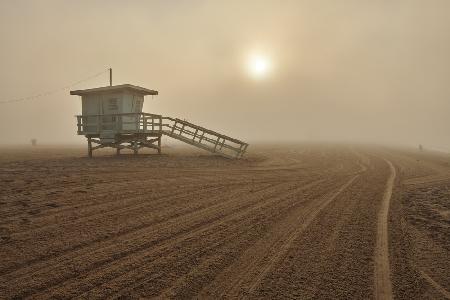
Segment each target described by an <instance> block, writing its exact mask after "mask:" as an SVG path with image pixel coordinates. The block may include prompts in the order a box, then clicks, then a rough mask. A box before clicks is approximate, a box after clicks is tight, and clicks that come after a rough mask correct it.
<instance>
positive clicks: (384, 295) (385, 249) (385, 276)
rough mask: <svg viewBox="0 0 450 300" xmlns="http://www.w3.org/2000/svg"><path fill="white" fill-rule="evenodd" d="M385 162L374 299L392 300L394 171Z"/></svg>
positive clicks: (379, 216) (376, 248)
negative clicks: (390, 220) (390, 230)
mask: <svg viewBox="0 0 450 300" xmlns="http://www.w3.org/2000/svg"><path fill="white" fill-rule="evenodd" d="M385 161H386V163H387V164H388V165H389V169H390V175H389V178H388V180H387V183H386V190H385V191H384V195H383V200H382V202H381V208H380V211H379V213H378V223H377V239H376V246H375V275H374V280H375V282H374V287H375V299H393V297H392V283H391V278H390V267H389V236H388V216H389V206H390V202H391V197H392V189H393V188H394V182H395V177H396V171H395V167H394V165H393V164H392V163H391V162H390V161H389V160H387V159H385Z"/></svg>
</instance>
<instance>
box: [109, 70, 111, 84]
mask: <svg viewBox="0 0 450 300" xmlns="http://www.w3.org/2000/svg"><path fill="white" fill-rule="evenodd" d="M109 86H112V68H109Z"/></svg>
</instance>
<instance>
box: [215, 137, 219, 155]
mask: <svg viewBox="0 0 450 300" xmlns="http://www.w3.org/2000/svg"><path fill="white" fill-rule="evenodd" d="M219 140H220V136H218V137H217V141H216V144H215V145H214V152H216V148H217V145H218V144H219Z"/></svg>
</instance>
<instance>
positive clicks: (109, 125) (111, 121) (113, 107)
mask: <svg viewBox="0 0 450 300" xmlns="http://www.w3.org/2000/svg"><path fill="white" fill-rule="evenodd" d="M102 103H103V105H102V106H103V107H102V109H103V114H104V115H107V116H104V117H103V118H102V123H103V126H102V127H103V128H102V129H103V130H115V129H116V122H117V117H116V116H110V115H114V114H117V113H118V112H119V99H117V98H106V99H103V101H102Z"/></svg>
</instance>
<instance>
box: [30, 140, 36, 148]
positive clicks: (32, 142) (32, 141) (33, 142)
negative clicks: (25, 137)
mask: <svg viewBox="0 0 450 300" xmlns="http://www.w3.org/2000/svg"><path fill="white" fill-rule="evenodd" d="M36 145H37V140H36V139H31V146H33V147H34V146H36Z"/></svg>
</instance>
